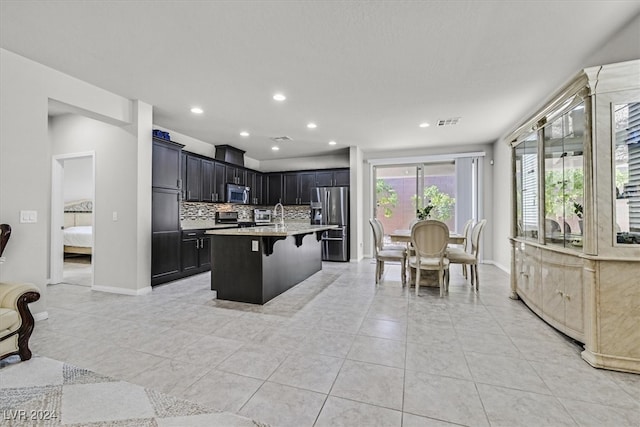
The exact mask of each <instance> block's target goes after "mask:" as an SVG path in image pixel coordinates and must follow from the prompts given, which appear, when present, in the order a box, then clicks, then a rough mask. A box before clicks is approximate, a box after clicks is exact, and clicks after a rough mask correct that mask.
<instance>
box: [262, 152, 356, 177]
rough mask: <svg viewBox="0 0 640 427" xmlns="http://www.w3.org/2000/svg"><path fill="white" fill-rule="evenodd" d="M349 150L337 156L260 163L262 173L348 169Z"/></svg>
mask: <svg viewBox="0 0 640 427" xmlns="http://www.w3.org/2000/svg"><path fill="white" fill-rule="evenodd" d="M349 165H350V162H349V150H345V151H344V152H341V153H337V154H330V155H326V156H315V157H296V158H288V159H274V160H262V161H260V168H259V170H260V171H261V172H280V171H292V170H305V169H330V168H348V167H349Z"/></svg>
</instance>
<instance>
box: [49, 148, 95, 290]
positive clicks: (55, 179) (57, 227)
mask: <svg viewBox="0 0 640 427" xmlns="http://www.w3.org/2000/svg"><path fill="white" fill-rule="evenodd" d="M82 158H91V174H92V178H93V189H92V190H93V210H92V212H91V224H92V226H93V237H94V239H93V244H92V246H91V287H93V284H94V267H95V261H96V252H95V224H96V153H95V151H84V152H78V153H68V154H58V155H54V156H52V159H51V239H50V240H51V250H50V254H51V257H50V271H49V273H50V274H49V277H50V278H49V283H50V284H57V283H61V282H62V281H63V269H64V240H63V237H62V230H63V229H64V162H65V161H66V160H71V159H82Z"/></svg>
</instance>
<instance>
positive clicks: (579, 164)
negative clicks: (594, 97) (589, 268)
mask: <svg viewBox="0 0 640 427" xmlns="http://www.w3.org/2000/svg"><path fill="white" fill-rule="evenodd" d="M584 133H585V120H584V103H580V104H578V105H577V106H575V107H573V108H572V109H570V110H569V111H566V112H565V113H562V114H559V115H558V116H556V117H555V118H552V119H551V120H550V121H549V123H547V125H545V127H544V129H543V135H544V214H545V219H544V241H545V243H546V244H554V245H560V246H563V247H570V248H574V249H578V250H579V249H581V248H582V214H583V203H584V166H583V151H584Z"/></svg>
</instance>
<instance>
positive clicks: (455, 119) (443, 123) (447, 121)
mask: <svg viewBox="0 0 640 427" xmlns="http://www.w3.org/2000/svg"><path fill="white" fill-rule="evenodd" d="M461 118H462V117H452V118H450V119H440V120H438V124H437V126H453V125H457V124H458V122H459V121H460V119H461Z"/></svg>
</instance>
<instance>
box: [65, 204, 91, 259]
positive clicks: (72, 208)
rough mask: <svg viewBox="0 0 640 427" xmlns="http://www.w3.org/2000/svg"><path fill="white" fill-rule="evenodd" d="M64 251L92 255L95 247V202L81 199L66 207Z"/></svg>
mask: <svg viewBox="0 0 640 427" xmlns="http://www.w3.org/2000/svg"><path fill="white" fill-rule="evenodd" d="M63 238H64V253H65V254H74V255H91V249H92V247H93V202H92V201H91V200H80V201H76V202H71V203H67V204H65V207H64V237H63Z"/></svg>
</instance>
